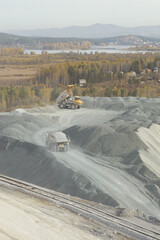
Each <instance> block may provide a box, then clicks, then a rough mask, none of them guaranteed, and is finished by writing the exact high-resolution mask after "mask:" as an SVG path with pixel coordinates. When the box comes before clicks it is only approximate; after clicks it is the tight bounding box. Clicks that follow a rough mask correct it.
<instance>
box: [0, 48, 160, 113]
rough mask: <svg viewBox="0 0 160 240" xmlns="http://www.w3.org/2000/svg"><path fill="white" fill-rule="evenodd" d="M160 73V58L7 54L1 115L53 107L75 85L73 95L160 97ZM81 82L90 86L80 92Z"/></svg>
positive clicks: (0, 57) (2, 57) (0, 77)
mask: <svg viewBox="0 0 160 240" xmlns="http://www.w3.org/2000/svg"><path fill="white" fill-rule="evenodd" d="M81 44H84V43H81ZM85 44H86V45H85V46H86V47H89V45H87V43H85ZM79 47H81V45H79ZM48 48H49V45H48ZM159 68H160V54H159V53H158V52H155V53H154V54H152V53H146V54H138V53H137V54H109V53H96V54H92V53H91V54H77V53H73V52H70V53H61V54H49V53H47V52H46V51H42V54H40V55H37V54H35V52H34V51H33V52H31V53H30V54H24V51H23V49H22V48H2V49H1V50H0V111H10V110H13V109H15V108H17V107H31V106H37V105H44V104H51V103H54V102H55V99H56V98H57V96H58V95H59V94H60V93H61V91H62V90H63V89H65V87H66V85H68V84H74V85H75V87H74V89H73V93H74V95H82V96H95V97H98V96H105V97H117V96H121V97H126V96H138V97H158V96H160V74H159ZM80 79H85V80H86V83H85V84H84V85H83V86H81V87H80V86H79V80H80Z"/></svg>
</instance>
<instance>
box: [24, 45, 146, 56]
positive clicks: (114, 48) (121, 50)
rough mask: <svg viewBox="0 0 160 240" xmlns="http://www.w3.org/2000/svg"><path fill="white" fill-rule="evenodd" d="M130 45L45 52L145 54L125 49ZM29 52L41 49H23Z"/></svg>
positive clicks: (39, 52) (37, 51)
mask: <svg viewBox="0 0 160 240" xmlns="http://www.w3.org/2000/svg"><path fill="white" fill-rule="evenodd" d="M130 47H133V46H93V47H92V49H90V50H45V52H47V53H52V54H57V53H70V52H74V53H77V54H80V53H82V54H91V53H93V54H95V53H96V52H98V53H123V54H126V53H143V54H145V53H146V52H147V51H131V50H127V49H129V48H130ZM31 52H35V53H36V54H41V53H42V50H32V49H29V50H24V53H28V54H30V53H31Z"/></svg>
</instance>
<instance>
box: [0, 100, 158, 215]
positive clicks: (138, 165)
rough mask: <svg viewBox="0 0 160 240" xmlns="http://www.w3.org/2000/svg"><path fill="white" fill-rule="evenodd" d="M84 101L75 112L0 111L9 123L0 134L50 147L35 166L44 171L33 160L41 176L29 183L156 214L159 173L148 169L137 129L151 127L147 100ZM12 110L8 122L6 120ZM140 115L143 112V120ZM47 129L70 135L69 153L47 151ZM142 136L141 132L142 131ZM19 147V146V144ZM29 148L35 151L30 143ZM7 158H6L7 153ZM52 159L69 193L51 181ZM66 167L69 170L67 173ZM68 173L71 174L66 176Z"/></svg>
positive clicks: (146, 213) (148, 213) (143, 145)
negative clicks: (48, 164) (46, 165)
mask: <svg viewBox="0 0 160 240" xmlns="http://www.w3.org/2000/svg"><path fill="white" fill-rule="evenodd" d="M85 100H86V101H85V103H86V106H87V108H86V109H80V110H75V111H73V110H60V109H57V108H56V107H54V106H53V107H46V108H38V109H36V108H35V109H31V110H26V111H25V110H21V109H19V110H16V111H14V112H13V113H11V114H10V115H9V114H6V116H5V115H1V117H2V118H4V119H6V121H8V122H9V124H8V125H7V126H4V127H3V128H2V129H1V135H3V136H6V137H11V138H13V139H17V140H18V141H19V140H20V141H21V142H24V143H25V144H26V143H27V142H28V143H31V144H33V145H36V146H39V147H40V148H41V149H43V151H45V152H48V154H49V155H47V156H49V159H50V167H44V169H43V167H39V168H40V169H41V171H42V172H43V173H42V172H40V170H39V168H38V167H37V166H40V162H36V163H34V164H36V165H35V169H34V174H35V175H39V180H37V179H38V177H37V178H36V179H35V177H34V178H33V180H31V177H30V181H31V182H33V183H36V184H37V183H39V184H40V185H42V186H45V187H49V188H53V189H56V190H59V191H61V192H64V193H69V194H73V195H77V196H79V197H82V198H86V199H89V200H95V201H98V202H102V203H105V204H108V205H111V206H118V207H124V208H131V209H134V211H135V212H136V211H137V214H141V215H143V213H144V214H145V215H147V216H152V217H155V218H159V210H160V207H159V202H158V198H159V195H158V194H159V190H158V189H159V176H157V175H155V172H153V171H151V169H150V168H149V167H148V165H147V164H146V163H145V161H144V160H143V159H144V158H140V155H142V152H143V153H144V152H145V151H147V145H146V144H145V143H144V140H143V139H141V137H140V136H138V134H137V131H138V129H141V127H143V128H144V127H149V125H151V124H152V123H155V121H154V118H153V114H150V109H149V110H146V109H145V107H146V105H145V104H146V102H145V99H142V100H143V101H142V100H141V101H139V99H132V101H131V99H129V98H128V99H124V100H122V99H119V100H118V99H117V100H115V99H112V100H110V99H106V104H105V102H104V100H103V102H102V100H101V99H98V100H97V99H90V98H88V99H85ZM146 101H148V100H146ZM155 104H157V102H155ZM106 108H107V109H106ZM156 114H157V112H156ZM156 114H155V115H156ZM11 115H12V117H13V118H12V121H11V120H9V119H10V118H9V117H10V116H11ZM144 115H145V117H146V116H147V120H145V117H144ZM155 118H156V116H155ZM156 123H157V122H156ZM3 124H4V123H3ZM4 125H5V124H4ZM48 130H52V131H57V130H62V131H65V132H66V133H67V134H68V135H69V136H70V138H71V143H72V146H71V149H70V151H68V152H67V153H53V152H51V151H48V150H47V149H46V147H45V139H46V132H47V131H48ZM139 131H140V130H139ZM140 132H141V131H140ZM141 135H142V136H143V133H142V134H141ZM7 144H8V143H6V145H5V148H7V149H9V151H11V146H12V144H13V143H9V144H8V145H7ZM14 144H15V143H14ZM17 144H19V143H17V142H16V147H17ZM19 148H20V147H19V145H18V147H17V149H19ZM21 148H22V145H21ZM23 148H25V149H26V148H28V145H27V146H26V145H25V146H24V144H23ZM17 151H18V150H17ZM31 151H32V155H34V151H33V146H32V150H31ZM16 154H17V153H16ZM143 155H144V154H143ZM12 156H13V155H12ZM51 156H52V157H51ZM3 157H4V155H3ZM45 157H46V155H45ZM34 158H36V156H35V157H34ZM6 159H7V160H6V161H8V159H9V156H7V157H6ZM51 159H53V161H52V160H51ZM15 161H16V160H15ZM33 161H34V160H33ZM33 161H32V162H33ZM36 161H37V159H36ZM39 161H41V166H43V164H45V163H44V161H43V160H41V159H39ZM42 161H43V164H42ZM46 161H48V160H46ZM156 161H157V160H156ZM56 163H57V164H60V165H58V171H60V168H62V166H63V171H60V174H58V175H59V176H58V177H59V178H60V177H61V179H63V181H68V185H69V186H68V185H67V187H68V189H69V190H68V192H67V188H65V186H63V184H64V183H62V182H61V181H60V179H57V184H56V186H52V184H51V183H50V182H51V180H50V174H53V175H54V172H53V173H52V171H51V168H53V169H55V168H56V167H57V165H56ZM15 164H16V163H15ZM157 164H159V163H157ZM2 165H5V164H4V163H3V164H2ZM53 165H54V166H53ZM48 168H50V169H49V170H48ZM6 169H8V168H6V166H5V167H4V172H7V174H8V175H11V176H12V177H14V175H16V171H15V170H14V171H13V172H14V174H13V172H11V170H10V172H9V170H6ZM65 169H67V171H71V172H69V173H68V172H67V173H65V171H66V170H65ZM30 171H32V170H30ZM36 171H37V172H36ZM38 171H39V172H38ZM56 171H57V170H56ZM4 172H3V171H2V173H4ZM22 172H23V174H22V175H19V173H18V174H17V176H18V175H19V176H18V177H19V178H21V179H22V178H23V180H28V179H27V177H24V176H25V175H27V172H25V171H24V170H23V171H22ZM40 174H42V175H41V176H40ZM70 174H71V179H70V178H69V177H68V175H70ZM64 175H65V177H64ZM66 176H67V177H66ZM24 178H25V179H24ZM28 178H29V177H28ZM40 178H42V179H43V178H44V179H45V181H46V183H45V184H46V185H44V182H43V183H42V182H41V181H40ZM47 178H48V182H47ZM66 179H67V180H66ZM54 180H55V179H54ZM38 181H39V182H38ZM69 181H71V182H70V183H69ZM47 184H48V185H47ZM74 184H75V185H74ZM152 186H153V189H152ZM76 188H77V189H76ZM155 188H156V189H157V192H156V191H155ZM64 189H65V190H64ZM152 190H153V191H152ZM137 209H138V210H137Z"/></svg>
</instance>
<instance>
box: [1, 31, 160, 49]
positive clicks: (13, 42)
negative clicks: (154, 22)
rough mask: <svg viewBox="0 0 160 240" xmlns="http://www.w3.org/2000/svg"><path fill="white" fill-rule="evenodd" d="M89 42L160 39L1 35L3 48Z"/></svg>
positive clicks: (130, 41)
mask: <svg viewBox="0 0 160 240" xmlns="http://www.w3.org/2000/svg"><path fill="white" fill-rule="evenodd" d="M85 41H88V42H90V43H91V44H92V45H102V44H111V43H115V44H117V45H136V44H138V43H142V44H143V43H144V42H148V43H153V44H154V43H157V42H160V40H159V39H156V38H151V37H150V38H149V37H141V36H132V35H128V36H117V37H110V38H99V39H96V38H87V39H85V38H50V37H48V38H47V37H23V36H18V35H12V34H7V33H0V46H1V47H22V48H26V49H27V48H28V49H46V46H45V45H46V44H52V43H73V45H74V44H76V43H77V42H79V43H80V44H81V43H82V42H85Z"/></svg>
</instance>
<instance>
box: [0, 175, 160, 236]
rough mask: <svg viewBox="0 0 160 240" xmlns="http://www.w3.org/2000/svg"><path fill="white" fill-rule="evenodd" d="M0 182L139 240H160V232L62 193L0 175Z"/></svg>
mask: <svg viewBox="0 0 160 240" xmlns="http://www.w3.org/2000/svg"><path fill="white" fill-rule="evenodd" d="M0 182H1V183H5V184H8V185H9V186H12V187H15V188H16V189H18V190H21V191H23V192H27V193H29V194H32V195H36V196H39V197H41V198H44V199H47V200H48V201H51V202H56V203H58V204H59V205H61V206H63V207H65V208H67V209H69V210H71V211H74V212H76V213H78V214H80V215H82V216H84V217H87V218H90V219H92V220H96V221H99V222H101V223H103V224H106V225H107V226H108V227H111V228H114V229H116V230H118V231H120V232H121V233H124V234H126V235H129V236H131V237H134V238H137V239H139V240H152V239H155V240H160V232H156V231H154V230H153V229H148V228H145V227H143V226H140V225H137V224H135V223H132V222H130V221H127V220H124V219H121V218H120V217H117V216H115V215H113V214H110V213H108V212H107V211H104V210H101V209H99V208H96V207H94V206H92V205H89V204H87V203H84V202H81V201H78V200H73V199H71V197H67V196H66V195H64V194H62V193H57V192H55V191H52V190H49V189H46V188H42V187H39V186H37V185H33V184H30V183H27V182H24V181H20V180H17V179H13V178H10V177H7V176H3V175H0Z"/></svg>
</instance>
